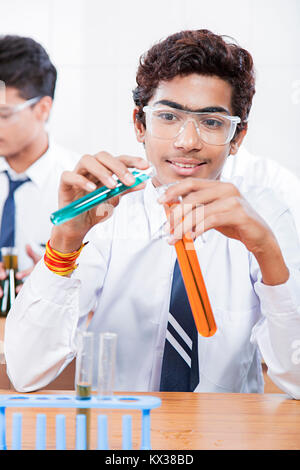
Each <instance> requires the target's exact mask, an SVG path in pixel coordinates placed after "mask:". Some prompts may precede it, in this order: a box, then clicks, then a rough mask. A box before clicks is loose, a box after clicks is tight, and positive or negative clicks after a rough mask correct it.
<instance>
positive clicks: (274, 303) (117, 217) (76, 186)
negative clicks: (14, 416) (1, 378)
mask: <svg viewBox="0 0 300 470" xmlns="http://www.w3.org/2000/svg"><path fill="white" fill-rule="evenodd" d="M136 79H137V87H136V89H135V90H134V101H135V105H136V106H135V109H134V123H135V131H136V135H137V139H138V141H139V142H141V143H142V144H143V145H144V148H145V152H146V156H147V160H148V162H150V163H151V164H152V165H153V166H154V167H155V169H156V176H155V177H153V178H152V180H151V181H150V182H148V183H143V184H142V185H141V186H139V187H138V188H137V190H135V191H132V190H130V191H129V192H128V193H127V194H126V195H124V196H121V197H115V198H114V199H112V200H111V204H110V205H106V206H104V207H103V206H102V205H100V206H98V208H93V209H91V210H90V211H88V212H86V213H84V214H82V215H80V216H78V217H76V218H75V219H73V220H71V221H69V222H67V223H65V224H63V225H60V226H56V227H54V228H53V230H52V234H51V238H50V241H49V245H48V247H47V251H46V254H47V256H46V257H45V259H44V260H41V261H40V262H39V264H38V265H37V266H36V267H35V269H34V271H33V272H32V274H31V276H30V278H29V280H28V282H26V284H25V285H24V287H23V288H22V290H21V293H20V294H19V296H18V298H17V300H16V302H15V304H14V306H13V308H12V310H11V312H10V313H9V316H8V319H7V323H6V334H5V341H6V344H5V354H6V360H7V366H8V374H9V376H10V378H11V380H12V382H13V384H14V386H15V388H16V389H17V390H20V391H21V390H22V391H31V390H35V389H38V388H41V387H44V386H45V385H46V384H48V383H49V382H51V381H52V380H53V379H54V378H55V377H56V376H57V375H58V374H59V373H60V372H61V371H62V370H63V368H64V367H65V366H66V364H68V363H69V362H70V361H71V360H72V358H73V357H74V355H76V351H77V347H78V343H77V340H78V337H77V335H76V331H78V330H77V329H78V327H79V328H84V325H85V322H86V317H87V315H88V312H89V311H90V310H93V311H94V316H93V318H92V320H91V322H90V323H89V326H88V329H89V330H90V331H93V332H94V333H96V334H97V335H98V334H99V333H100V332H105V331H112V332H115V333H117V335H118V348H117V361H116V364H117V367H116V371H117V372H116V389H117V390H123V391H125V390H134V391H138V390H139V391H147V390H181V391H196V392H197V391H198V392H263V375H262V370H261V355H262V356H263V358H264V360H265V362H266V364H267V366H268V369H269V374H270V376H271V378H272V379H273V380H274V382H275V383H276V384H277V385H278V386H279V387H281V389H282V390H284V391H285V392H287V393H289V394H290V395H291V396H293V397H295V398H299V397H300V391H299V383H300V370H299V365H298V362H297V361H296V360H295V356H294V354H293V353H295V347H296V346H297V344H298V343H297V342H299V335H300V311H299V306H300V298H299V297H300V272H299V268H300V249H299V242H298V237H297V234H296V232H295V229H294V225H293V220H292V217H291V215H290V213H289V210H288V209H287V208H286V206H285V205H284V204H283V203H282V202H280V201H278V200H277V199H276V198H274V197H273V194H272V193H271V192H270V191H268V190H264V189H261V188H256V187H249V186H248V184H247V181H246V180H241V178H238V181H237V182H235V181H234V180H233V181H232V182H227V181H226V182H225V181H223V180H222V179H221V172H222V167H223V165H224V161H225V160H226V158H227V156H228V155H229V154H236V153H237V150H238V148H239V146H240V145H241V143H242V141H243V138H244V136H245V134H246V132H247V119H248V116H249V112H250V108H251V103H252V97H253V94H254V92H255V81H254V74H253V62H252V58H251V56H250V54H249V53H248V52H247V51H246V50H244V49H242V48H240V47H238V46H237V45H232V44H229V43H226V42H225V41H224V40H223V38H222V37H221V36H218V35H215V34H213V33H212V32H209V31H207V30H199V31H185V32H180V33H177V34H174V35H172V36H170V37H168V38H167V39H165V40H164V41H162V42H160V43H158V44H156V45H154V46H153V47H152V48H151V49H150V50H149V51H148V52H147V53H146V54H145V55H144V56H143V57H142V59H141V61H140V65H139V68H138V71H137V77H136ZM148 162H147V161H145V160H144V159H141V158H137V157H131V156H127V155H121V156H119V157H117V158H116V157H113V156H112V155H110V154H109V153H106V152H100V153H98V154H96V155H94V156H91V155H85V156H84V157H82V159H81V160H80V161H79V163H78V164H77V166H76V167H75V170H74V171H72V172H65V173H64V174H63V177H62V180H61V184H60V190H59V205H60V207H63V206H65V205H66V204H69V203H70V202H72V201H73V200H75V199H78V198H79V197H80V196H83V195H84V194H87V193H88V192H89V191H92V190H93V189H95V187H96V186H97V185H106V186H108V187H109V188H113V187H114V186H115V181H114V179H113V178H112V175H113V174H115V175H117V177H118V178H119V179H120V180H121V181H122V182H123V183H125V184H126V185H128V186H129V185H131V184H132V183H133V180H134V178H133V177H132V175H131V174H130V172H129V168H130V167H136V168H139V169H145V168H147V167H148ZM170 183H175V184H173V185H171V186H169V187H168V188H167V190H166V191H165V192H164V194H163V195H162V194H160V195H159V198H158V193H159V192H160V189H161V188H162V185H165V184H167V185H169V184H170ZM178 199H179V200H181V204H177V203H176V204H172V202H174V201H178ZM168 204H171V209H170V214H169V217H168V222H169V227H168V224H166V225H165V228H164V230H165V231H167V232H168V231H169V233H170V237H169V243H166V240H165V239H164V237H161V236H158V235H157V234H158V233H160V230H159V229H160V227H161V226H162V225H163V224H164V222H165V221H166V216H165V207H166V206H167V205H168ZM183 217H184V223H183V222H182V219H183ZM183 233H190V234H192V236H193V238H194V239H195V247H196V250H197V254H198V257H199V261H200V266H201V269H202V273H203V277H204V280H205V283H206V288H207V291H208V296H209V298H210V302H211V305H212V310H213V313H214V315H215V319H216V323H217V328H218V329H217V332H216V333H215V335H214V336H212V337H202V336H200V335H199V334H197V332H196V330H195V325H194V324H193V319H192V316H191V311H190V309H189V304H188V302H187V299H186V297H185V290H184V287H183V282H182V278H181V276H180V270H179V269H178V264H177V262H176V252H175V248H174V243H175V242H176V240H177V239H180V238H181V237H182V235H183ZM84 239H85V240H87V241H89V243H88V244H87V245H86V246H83V244H82V242H83V240H84ZM53 250H54V251H53ZM81 250H82V251H81ZM80 252H81V254H80V258H79V267H78V269H76V270H75V266H76V261H75V258H76V256H77V255H78V254H79V253H80ZM71 253H72V255H71ZM70 256H71V257H72V261H71V262H70ZM57 261H59V263H57ZM59 266H65V271H64V272H62V271H61V269H62V268H59ZM178 307H179V308H178ZM20 320H22V321H20ZM95 339H96V341H95V342H96V344H97V339H98V338H97V337H96V338H95ZM20 345H21V346H20ZM96 356H97V353H96V352H95V357H96ZM96 379H97V364H96V360H95V363H94V379H93V380H94V385H96Z"/></svg>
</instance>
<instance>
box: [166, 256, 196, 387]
mask: <svg viewBox="0 0 300 470" xmlns="http://www.w3.org/2000/svg"><path fill="white" fill-rule="evenodd" d="M198 383H199V364H198V332H197V329H196V326H195V322H194V317H193V314H192V311H191V308H190V304H189V301H188V297H187V294H186V290H185V287H184V283H183V279H182V275H181V271H180V267H179V264H178V261H177V260H176V263H175V268H174V274H173V282H172V291H171V299H170V312H169V318H168V326H167V333H166V341H165V348H164V355H163V362H162V372H161V381H160V390H161V391H165V392H167V391H174V392H175V391H176V392H193V391H194V390H195V388H196V387H197V385H198Z"/></svg>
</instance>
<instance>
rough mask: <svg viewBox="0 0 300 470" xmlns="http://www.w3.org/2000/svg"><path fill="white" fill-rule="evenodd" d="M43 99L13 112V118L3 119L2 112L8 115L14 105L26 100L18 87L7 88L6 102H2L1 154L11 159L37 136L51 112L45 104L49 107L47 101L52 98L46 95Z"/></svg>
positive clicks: (0, 111)
mask: <svg viewBox="0 0 300 470" xmlns="http://www.w3.org/2000/svg"><path fill="white" fill-rule="evenodd" d="M42 100H43V102H42ZM42 100H41V101H40V102H38V103H37V104H36V105H34V106H32V107H27V108H25V109H23V110H21V111H19V112H17V113H15V114H12V116H11V118H5V119H1V113H4V114H3V115H4V116H7V114H9V113H10V110H11V109H12V107H14V106H16V105H19V104H21V103H24V102H25V101H26V100H25V99H24V98H21V97H20V95H19V90H17V89H16V88H12V87H7V88H6V92H5V104H4V103H1V104H0V156H3V157H6V158H7V159H9V157H11V156H14V155H17V154H18V153H20V152H22V150H24V149H26V148H27V147H28V146H29V145H31V144H32V142H33V141H34V140H35V139H36V138H37V136H38V135H39V133H40V132H41V130H42V129H43V128H44V123H45V121H46V119H47V118H48V114H49V113H48V112H47V110H46V108H45V105H46V107H47V105H48V103H47V101H51V98H50V97H44V98H42Z"/></svg>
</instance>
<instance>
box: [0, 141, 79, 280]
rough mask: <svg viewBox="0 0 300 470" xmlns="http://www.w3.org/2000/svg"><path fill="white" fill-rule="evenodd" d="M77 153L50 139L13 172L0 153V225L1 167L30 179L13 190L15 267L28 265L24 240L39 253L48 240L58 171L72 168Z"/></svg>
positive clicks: (4, 182) (1, 200)
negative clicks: (40, 151)
mask: <svg viewBox="0 0 300 470" xmlns="http://www.w3.org/2000/svg"><path fill="white" fill-rule="evenodd" d="M78 158H79V155H78V156H77V154H75V153H74V152H72V151H70V150H67V149H65V148H63V147H61V146H59V145H57V144H55V143H54V142H52V141H51V140H50V145H49V147H48V150H47V151H46V152H45V153H44V155H42V157H41V158H39V159H38V160H37V161H36V162H35V163H33V164H32V165H31V166H30V167H29V168H28V169H27V170H26V172H25V173H22V174H20V173H16V172H15V171H13V170H12V169H11V168H10V166H9V165H8V163H7V161H6V160H5V158H4V157H0V225H1V219H2V211H3V206H4V204H5V201H6V198H7V195H8V189H9V183H8V178H7V176H6V174H5V173H4V171H5V170H7V171H8V173H9V175H10V177H11V178H12V179H14V180H18V179H24V177H29V178H30V181H29V182H27V183H25V184H23V185H22V186H20V187H19V188H18V189H17V190H16V191H15V194H14V198H15V206H16V219H15V230H16V231H15V246H16V247H17V249H18V265H19V270H20V271H23V270H25V269H28V268H30V267H31V266H32V264H33V262H32V259H31V258H29V256H28V255H27V253H26V249H25V247H26V244H29V245H31V247H32V249H33V250H34V251H35V252H36V253H37V254H39V255H42V253H43V252H44V248H45V244H46V243H47V241H48V240H49V237H50V233H51V227H52V224H51V222H50V214H51V212H53V211H54V210H56V209H57V207H58V187H59V181H60V176H61V173H62V172H63V171H64V170H67V169H68V170H72V169H73V168H74V167H75V165H76V162H77V160H78Z"/></svg>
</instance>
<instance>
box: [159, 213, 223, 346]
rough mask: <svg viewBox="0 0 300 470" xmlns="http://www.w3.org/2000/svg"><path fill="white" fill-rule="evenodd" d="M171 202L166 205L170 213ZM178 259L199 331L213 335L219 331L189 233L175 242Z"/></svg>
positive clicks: (203, 334) (207, 335) (202, 334)
mask: <svg viewBox="0 0 300 470" xmlns="http://www.w3.org/2000/svg"><path fill="white" fill-rule="evenodd" d="M170 207H171V204H170V205H169V204H168V205H165V210H166V213H167V215H168V213H169V210H170ZM175 249H176V254H177V260H178V264H179V267H180V271H181V275H182V278H183V282H184V286H185V289H186V293H187V296H188V299H189V303H190V307H191V310H192V313H193V317H194V320H195V325H196V328H197V331H198V333H199V334H200V335H201V336H205V337H209V336H213V335H214V334H215V332H216V331H217V325H216V322H215V318H214V314H213V312H212V308H211V305H210V301H209V298H208V294H207V290H206V286H205V282H204V279H203V276H202V272H201V269H200V265H199V261H198V257H197V254H196V250H195V247H194V242H193V240H192V239H191V238H189V237H188V236H187V235H184V236H183V238H182V240H178V241H177V242H176V243H175Z"/></svg>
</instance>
